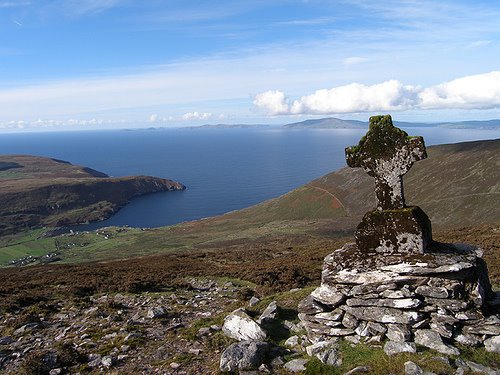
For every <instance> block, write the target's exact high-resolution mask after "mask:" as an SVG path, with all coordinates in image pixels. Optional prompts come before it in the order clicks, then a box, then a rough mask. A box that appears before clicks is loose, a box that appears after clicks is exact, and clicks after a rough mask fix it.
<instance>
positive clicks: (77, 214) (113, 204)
mask: <svg viewBox="0 0 500 375" xmlns="http://www.w3.org/2000/svg"><path fill="white" fill-rule="evenodd" d="M0 165H3V166H4V168H0V235H1V234H5V233H11V232H15V231H18V230H19V228H29V227H32V226H37V225H49V226H57V225H69V224H76V223H81V222H86V221H94V220H102V219H104V218H106V217H109V216H110V215H111V214H112V213H113V212H115V211H116V210H117V209H119V208H120V207H121V206H122V205H124V204H125V203H126V202H127V201H128V200H130V199H131V198H132V197H134V196H137V195H141V194H147V193H151V192H157V191H164V190H176V189H179V188H182V186H181V185H180V184H177V183H174V182H173V181H169V180H165V179H160V178H156V177H149V176H132V177H120V178H110V177H108V176H107V175H105V174H103V173H101V172H97V171H94V170H92V169H90V168H84V167H80V166H76V165H72V164H70V163H67V162H64V161H60V160H54V159H50V158H43V157H35V156H28V155H1V156H0ZM9 166H11V168H8V167H9ZM12 166H17V167H15V168H12Z"/></svg>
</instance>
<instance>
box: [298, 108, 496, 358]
mask: <svg viewBox="0 0 500 375" xmlns="http://www.w3.org/2000/svg"><path fill="white" fill-rule="evenodd" d="M426 157H427V155H426V150H425V145H424V140H423V138H422V137H409V136H408V135H407V134H406V133H405V132H404V131H402V130H400V129H398V128H396V127H394V126H393V124H392V120H391V117H390V116H374V117H371V118H370V129H369V131H368V133H367V134H366V135H365V136H364V137H363V138H362V139H361V140H360V142H359V144H358V145H357V146H353V147H348V148H346V159H347V164H348V165H349V166H350V167H361V168H363V169H364V170H365V171H366V172H367V173H368V174H369V175H370V176H372V177H374V178H375V186H376V189H375V192H376V199H377V207H376V209H374V210H373V211H370V212H368V213H366V214H365V216H364V217H363V219H362V221H361V223H360V224H359V226H358V228H357V230H356V233H355V238H356V243H355V244H354V243H352V244H346V245H344V246H343V247H342V248H341V249H338V250H336V251H334V252H333V253H331V254H330V255H328V256H327V257H326V258H325V261H324V264H323V271H322V279H321V286H320V287H318V288H317V289H315V290H314V291H313V292H312V293H311V294H310V295H309V296H308V297H306V298H305V299H304V300H302V301H301V302H300V304H299V318H300V320H301V321H302V323H303V324H304V326H305V328H306V331H307V336H308V339H309V340H310V341H311V342H312V343H315V346H317V347H318V348H320V347H323V346H325V345H326V344H327V343H334V342H336V341H338V340H339V339H340V338H341V337H343V338H345V339H347V340H349V341H351V342H360V341H364V342H368V343H373V342H376V343H379V342H381V341H383V340H385V339H386V342H385V346H384V350H385V352H386V353H387V354H396V353H400V352H416V344H417V345H422V346H426V347H428V348H431V349H434V350H437V351H438V352H441V353H443V354H446V355H455V356H458V355H459V354H460V352H459V350H458V349H457V348H456V346H455V345H454V344H455V343H460V344H463V345H467V346H480V345H484V346H485V347H486V350H489V351H496V352H498V351H500V336H499V335H500V314H499V305H500V303H499V302H500V297H499V296H498V294H495V293H494V292H493V291H492V288H491V285H490V283H489V279H488V271H487V268H486V264H485V262H484V260H483V259H482V258H481V256H482V251H481V250H480V249H479V248H475V247H473V246H470V245H465V244H444V243H438V242H436V241H433V240H432V231H431V223H430V220H429V218H428V217H427V215H426V214H425V213H424V212H423V211H422V210H421V209H420V208H419V207H416V206H410V207H408V206H406V205H405V200H404V194H403V175H404V174H405V173H406V172H407V171H408V170H409V169H410V167H411V166H412V164H413V163H414V162H416V161H418V160H421V159H424V158H426Z"/></svg>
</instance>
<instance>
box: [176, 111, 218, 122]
mask: <svg viewBox="0 0 500 375" xmlns="http://www.w3.org/2000/svg"><path fill="white" fill-rule="evenodd" d="M211 117H212V114H211V113H210V112H188V113H185V114H183V115H182V118H183V119H184V120H208V119H209V118H211Z"/></svg>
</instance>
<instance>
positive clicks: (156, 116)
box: [149, 114, 158, 122]
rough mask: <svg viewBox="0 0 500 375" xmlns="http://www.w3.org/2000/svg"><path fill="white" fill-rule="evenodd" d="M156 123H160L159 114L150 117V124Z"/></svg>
mask: <svg viewBox="0 0 500 375" xmlns="http://www.w3.org/2000/svg"><path fill="white" fill-rule="evenodd" d="M156 121H158V115H157V114H153V115H151V116H149V122H156Z"/></svg>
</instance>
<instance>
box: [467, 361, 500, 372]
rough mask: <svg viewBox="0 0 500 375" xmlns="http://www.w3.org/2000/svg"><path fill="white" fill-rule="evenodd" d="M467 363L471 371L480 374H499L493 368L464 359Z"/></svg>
mask: <svg viewBox="0 0 500 375" xmlns="http://www.w3.org/2000/svg"><path fill="white" fill-rule="evenodd" d="M465 363H467V366H469V368H470V369H471V370H472V371H473V372H479V373H481V374H486V375H500V371H497V370H494V369H492V368H490V367H487V366H483V365H481V364H479V363H475V362H472V361H465Z"/></svg>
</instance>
